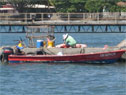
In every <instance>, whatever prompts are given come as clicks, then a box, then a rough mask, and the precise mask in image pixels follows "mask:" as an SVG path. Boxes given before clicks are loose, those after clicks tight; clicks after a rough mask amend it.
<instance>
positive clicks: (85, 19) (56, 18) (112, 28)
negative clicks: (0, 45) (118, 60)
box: [0, 12, 126, 33]
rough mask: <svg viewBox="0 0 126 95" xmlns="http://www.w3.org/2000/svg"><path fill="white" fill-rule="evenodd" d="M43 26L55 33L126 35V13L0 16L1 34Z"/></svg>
mask: <svg viewBox="0 0 126 95" xmlns="http://www.w3.org/2000/svg"><path fill="white" fill-rule="evenodd" d="M43 25H49V26H54V27H55V28H54V30H55V32H58V33H60V32H61V33H62V32H74V33H78V32H79V33H126V13H125V12H115V13H110V12H104V13H19V14H17V15H14V16H13V15H11V16H10V15H9V14H0V33H15V32H17V33H24V32H26V31H27V26H43ZM15 27H18V29H16V28H15ZM14 30H15V31H14ZM19 30H20V31H19Z"/></svg>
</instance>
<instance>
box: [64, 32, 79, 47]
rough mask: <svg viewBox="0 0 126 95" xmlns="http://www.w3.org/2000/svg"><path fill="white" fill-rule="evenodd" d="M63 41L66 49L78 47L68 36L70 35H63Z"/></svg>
mask: <svg viewBox="0 0 126 95" xmlns="http://www.w3.org/2000/svg"><path fill="white" fill-rule="evenodd" d="M63 40H64V44H65V46H64V48H69V47H72V48H75V47H76V43H77V42H76V40H75V39H74V38H73V37H72V36H70V35H68V34H63Z"/></svg>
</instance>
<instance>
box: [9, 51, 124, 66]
mask: <svg viewBox="0 0 126 95" xmlns="http://www.w3.org/2000/svg"><path fill="white" fill-rule="evenodd" d="M124 52H125V50H116V51H111V52H100V53H88V54H73V55H71V54H69V55H9V57H8V63H9V64H14V63H17V64H19V63H31V62H33V63H114V62H116V61H117V60H118V59H119V58H120V57H121V56H122V54H123V53H124Z"/></svg>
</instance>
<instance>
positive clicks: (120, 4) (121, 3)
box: [117, 1, 126, 7]
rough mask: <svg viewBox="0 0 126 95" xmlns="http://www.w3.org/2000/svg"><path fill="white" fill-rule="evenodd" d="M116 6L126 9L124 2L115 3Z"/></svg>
mask: <svg viewBox="0 0 126 95" xmlns="http://www.w3.org/2000/svg"><path fill="white" fill-rule="evenodd" d="M117 5H118V6H121V7H126V2H122V1H121V2H118V3H117Z"/></svg>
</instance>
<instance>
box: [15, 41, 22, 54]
mask: <svg viewBox="0 0 126 95" xmlns="http://www.w3.org/2000/svg"><path fill="white" fill-rule="evenodd" d="M22 49H24V44H23V43H22V41H19V42H18V45H17V46H16V53H17V54H24V52H23V51H22Z"/></svg>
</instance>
